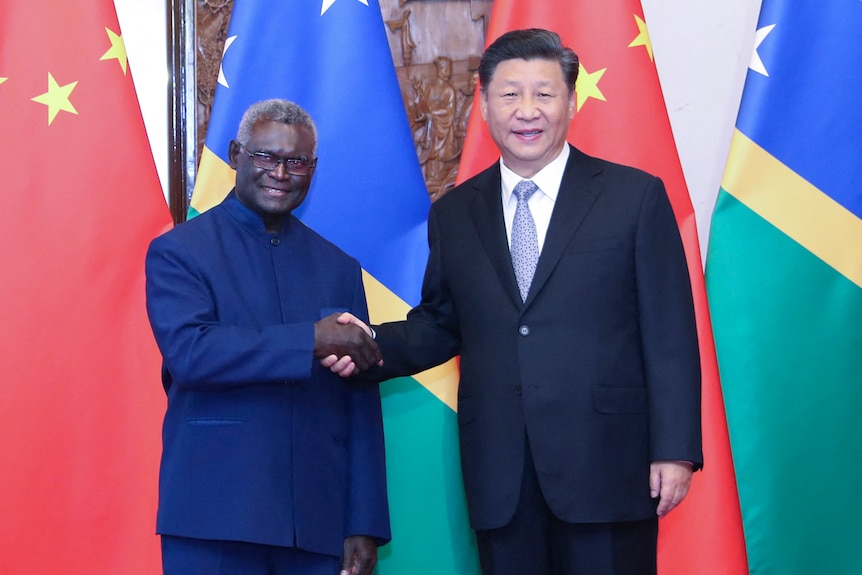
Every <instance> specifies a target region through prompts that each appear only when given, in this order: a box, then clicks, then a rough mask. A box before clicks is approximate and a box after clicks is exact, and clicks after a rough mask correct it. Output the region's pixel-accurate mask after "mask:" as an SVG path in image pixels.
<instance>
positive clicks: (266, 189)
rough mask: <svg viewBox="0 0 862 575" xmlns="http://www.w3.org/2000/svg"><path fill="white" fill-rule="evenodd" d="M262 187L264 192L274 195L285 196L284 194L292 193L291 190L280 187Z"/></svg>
mask: <svg viewBox="0 0 862 575" xmlns="http://www.w3.org/2000/svg"><path fill="white" fill-rule="evenodd" d="M261 188H262V189H263V191H264V192H266V193H267V194H270V195H273V196H283V195H287V194H289V193H290V190H282V189H279V188H270V187H269V186H262V187H261Z"/></svg>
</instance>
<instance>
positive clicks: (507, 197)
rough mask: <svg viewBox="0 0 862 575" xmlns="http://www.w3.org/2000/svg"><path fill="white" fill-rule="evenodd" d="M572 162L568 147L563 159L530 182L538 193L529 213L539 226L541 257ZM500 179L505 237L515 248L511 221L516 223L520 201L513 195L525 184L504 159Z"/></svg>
mask: <svg viewBox="0 0 862 575" xmlns="http://www.w3.org/2000/svg"><path fill="white" fill-rule="evenodd" d="M568 160H569V145H568V144H566V145H565V146H563V149H562V150H561V151H560V155H559V156H557V157H556V158H555V159H553V160H551V163H549V164H548V165H547V166H545V167H544V168H542V169H541V170H539V172H538V173H537V174H536V175H535V176H533V177H532V178H529V179H530V180H532V181H533V183H534V184H536V185H537V186H539V189H538V190H537V191H536V192H534V193H533V195H532V196H531V197H530V199H529V200H528V202H527V204H528V205H529V206H530V213H532V214H533V220H534V221H535V222H536V236H537V237H536V239H537V240H538V241H539V255H541V254H542V247H543V246H544V245H545V236H546V235H547V234H548V225H549V224H550V223H551V214H552V213H553V212H554V204H555V203H556V201H557V194H558V193H559V191H560V183H561V182H562V181H563V172H564V171H565V169H566V162H568ZM500 175H501V177H502V186H501V187H502V194H503V196H502V197H503V220H504V221H505V222H506V237H507V238H508V241H509V246H510V247H511V246H512V220H514V219H515V208H517V207H518V198H516V197H515V195H514V194H513V193H512V190H514V189H515V186H516V185H517V184H518V182H520V181H521V180H523V179H524V178H522V177H521V176H519V175H518V174H516V173H515V172H513V171H512V170H510V169H509V168H508V167H506V164H504V163H503V158H500Z"/></svg>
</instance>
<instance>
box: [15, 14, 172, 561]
mask: <svg viewBox="0 0 862 575" xmlns="http://www.w3.org/2000/svg"><path fill="white" fill-rule="evenodd" d="M0 110H2V124H3V129H2V133H0V182H2V184H0V189H2V190H3V194H4V197H3V209H2V211H0V233H2V241H0V274H2V280H0V354H2V356H0V422H2V424H0V425H2V431H3V441H2V445H0V517H2V518H3V520H2V522H0V572H2V573H4V574H5V575H17V574H21V575H24V574H26V575H31V574H34V573H62V574H64V575H70V574H72V575H74V574H78V573H80V574H87V575H90V574H93V573H99V574H102V573H117V574H120V573H121V574H123V575H135V574H141V575H152V574H153V573H158V572H160V560H159V542H158V538H157V537H156V536H155V534H154V532H155V510H156V498H157V475H158V462H159V453H160V443H161V442H160V425H161V416H162V413H163V411H164V393H163V392H162V390H161V387H160V383H159V362H160V358H159V354H158V350H157V349H156V346H155V342H154V341H153V338H152V334H151V332H150V329H149V324H148V322H147V318H146V310H145V306H144V273H143V263H144V254H145V250H146V247H147V245H148V243H149V241H150V239H151V238H153V237H154V236H155V235H156V234H158V233H159V232H160V231H162V230H164V229H166V228H167V227H168V226H169V225H170V216H169V213H168V210H167V206H166V204H165V201H164V196H163V195H162V191H161V188H160V185H159V181H158V178H157V175H156V170H155V165H154V163H153V157H152V153H151V151H150V147H149V144H148V142H147V136H146V133H145V131H144V124H143V120H142V117H141V112H140V109H139V107H138V102H137V98H136V96H135V91H134V87H133V85H132V79H131V76H130V74H129V72H128V69H127V61H126V53H125V48H124V46H123V42H122V38H121V36H120V29H119V25H118V22H117V15H116V12H115V9H114V4H113V2H112V0H88V1H85V0H78V1H69V0H3V2H2V3H0Z"/></svg>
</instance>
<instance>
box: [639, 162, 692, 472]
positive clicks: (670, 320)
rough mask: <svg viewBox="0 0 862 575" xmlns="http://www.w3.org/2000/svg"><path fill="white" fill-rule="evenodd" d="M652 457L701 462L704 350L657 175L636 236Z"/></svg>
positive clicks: (676, 234) (674, 225) (676, 231)
mask: <svg viewBox="0 0 862 575" xmlns="http://www.w3.org/2000/svg"><path fill="white" fill-rule="evenodd" d="M635 250H636V253H635V266H636V270H635V273H636V278H637V298H638V308H639V321H640V329H641V334H642V346H643V350H644V352H643V353H644V367H645V371H646V381H647V385H648V389H649V409H650V451H651V453H650V458H651V460H652V461H658V460H682V461H691V462H693V463H694V464H695V468H699V467H700V466H701V465H702V462H703V454H702V451H701V421H700V412H701V408H700V373H701V372H700V354H699V350H698V340H697V328H696V324H695V315H694V304H693V298H692V294H691V282H690V279H689V275H688V267H687V265H686V258H685V252H684V250H683V245H682V240H681V238H680V234H679V228H678V226H677V223H676V220H675V219H674V215H673V210H672V208H671V205H670V202H669V200H668V198H667V193H666V192H665V188H664V185H663V184H662V183H661V180H659V179H658V178H653V179H652V182H651V184H650V185H649V186H648V188H647V192H646V194H645V196H644V201H643V205H642V208H641V212H640V219H639V222H638V228H637V232H636V240H635Z"/></svg>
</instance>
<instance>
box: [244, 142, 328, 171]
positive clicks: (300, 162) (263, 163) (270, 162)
mask: <svg viewBox="0 0 862 575" xmlns="http://www.w3.org/2000/svg"><path fill="white" fill-rule="evenodd" d="M237 144H239V147H240V148H242V149H243V150H245V153H246V154H247V155H248V157H249V158H251V163H252V164H254V165H255V167H257V168H261V169H262V170H266V171H268V172H269V171H272V170H274V169H276V168H277V167H278V165H279V164H284V171H285V172H287V173H288V174H291V175H294V176H307V175H308V174H310V173H311V170H313V169H314V166H315V165H317V158H312V159H309V158H306V157H305V156H300V157H298V158H279V157H278V156H273V155H272V154H267V153H266V152H252V151H251V150H249V149H248V148H246V147H245V146H244V145H242V144H240V143H239V142H237Z"/></svg>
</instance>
